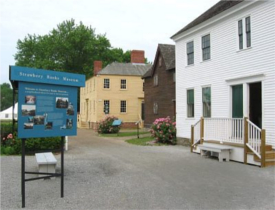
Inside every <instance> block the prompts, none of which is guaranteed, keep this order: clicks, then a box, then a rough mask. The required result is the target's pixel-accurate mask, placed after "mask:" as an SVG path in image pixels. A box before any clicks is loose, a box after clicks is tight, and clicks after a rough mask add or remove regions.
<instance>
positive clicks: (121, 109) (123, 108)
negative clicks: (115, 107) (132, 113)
mask: <svg viewBox="0 0 275 210" xmlns="http://www.w3.org/2000/svg"><path fill="white" fill-rule="evenodd" d="M126 105H127V104H126V101H120V112H121V113H126V108H127V106H126Z"/></svg>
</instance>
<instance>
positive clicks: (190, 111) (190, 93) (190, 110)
mask: <svg viewBox="0 0 275 210" xmlns="http://www.w3.org/2000/svg"><path fill="white" fill-rule="evenodd" d="M187 117H194V89H192V90H187Z"/></svg>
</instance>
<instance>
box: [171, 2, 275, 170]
mask: <svg viewBox="0 0 275 210" xmlns="http://www.w3.org/2000/svg"><path fill="white" fill-rule="evenodd" d="M274 11H275V1H274V0H265V1H258V0H254V1H242V0H239V1H219V2H218V3H217V4H216V5H214V6H213V7H211V8H210V9H208V10H207V11H206V12H205V13H203V14H202V15H201V16H199V17H198V18H196V19H195V20H194V21H192V22H191V23H189V24H188V25H187V26H185V27H184V28H183V29H181V30H180V31H179V32H177V33H176V34H174V35H173V36H172V37H171V38H172V39H173V40H174V41H175V43H176V69H177V72H176V100H177V104H176V110H177V115H176V120H177V135H178V137H183V138H191V140H192V141H193V143H192V145H193V146H192V149H193V151H195V152H200V149H199V148H200V147H199V145H200V144H204V145H206V144H207V143H208V144H210V143H212V144H223V145H230V146H233V147H234V149H232V151H231V152H230V159H232V160H236V161H240V162H248V163H252V164H262V166H264V165H272V164H274V159H275V156H274V154H273V153H274V152H273V153H272V148H273V149H275V12H274ZM192 126H193V128H191V127H192ZM191 129H193V132H191ZM263 141H264V142H263ZM263 144H266V145H267V146H266V147H265V148H267V149H266V151H263V149H262V148H264V147H261V145H263ZM219 146H220V145H219ZM267 150H270V151H267ZM264 153H266V154H269V153H270V154H271V153H272V155H270V158H269V160H267V159H265V157H266V156H267V155H263V154H264Z"/></svg>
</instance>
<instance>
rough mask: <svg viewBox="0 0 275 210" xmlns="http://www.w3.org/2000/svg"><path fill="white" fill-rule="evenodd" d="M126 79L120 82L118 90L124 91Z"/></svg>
mask: <svg viewBox="0 0 275 210" xmlns="http://www.w3.org/2000/svg"><path fill="white" fill-rule="evenodd" d="M126 87H127V86H126V79H122V80H120V89H126Z"/></svg>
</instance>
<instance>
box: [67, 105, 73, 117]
mask: <svg viewBox="0 0 275 210" xmlns="http://www.w3.org/2000/svg"><path fill="white" fill-rule="evenodd" d="M67 115H74V106H73V104H72V103H69V106H68V109H67Z"/></svg>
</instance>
